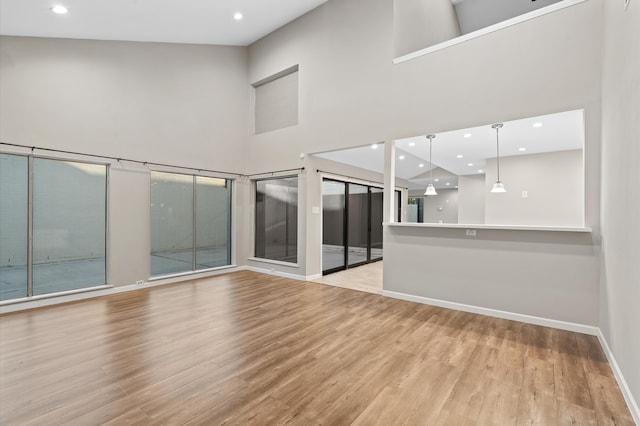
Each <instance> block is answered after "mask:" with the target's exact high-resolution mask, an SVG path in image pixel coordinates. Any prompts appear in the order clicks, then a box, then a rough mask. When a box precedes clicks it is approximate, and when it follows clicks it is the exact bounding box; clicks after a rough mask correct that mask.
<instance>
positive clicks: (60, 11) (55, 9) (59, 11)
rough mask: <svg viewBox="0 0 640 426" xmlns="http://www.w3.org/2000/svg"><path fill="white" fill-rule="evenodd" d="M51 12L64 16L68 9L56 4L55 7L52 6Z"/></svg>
mask: <svg viewBox="0 0 640 426" xmlns="http://www.w3.org/2000/svg"><path fill="white" fill-rule="evenodd" d="M51 11H52V12H53V13H56V14H58V15H64V14H65V13H67V12H68V11H69V9H67V8H66V7H64V6H62V5H61V4H57V5H55V6H53V7H52V8H51Z"/></svg>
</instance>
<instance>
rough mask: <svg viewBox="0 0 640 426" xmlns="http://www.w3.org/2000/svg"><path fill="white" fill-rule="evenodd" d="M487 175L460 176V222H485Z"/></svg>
mask: <svg viewBox="0 0 640 426" xmlns="http://www.w3.org/2000/svg"><path fill="white" fill-rule="evenodd" d="M485 197H486V188H485V175H484V174H482V175H469V176H459V177H458V223H484V203H485Z"/></svg>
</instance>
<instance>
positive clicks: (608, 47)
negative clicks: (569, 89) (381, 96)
mask: <svg viewBox="0 0 640 426" xmlns="http://www.w3.org/2000/svg"><path fill="white" fill-rule="evenodd" d="M622 4H623V2H622V1H620V2H617V1H615V2H605V8H604V50H603V84H602V170H603V173H602V257H601V261H602V269H601V280H600V295H601V296H600V328H601V329H602V332H603V334H604V336H605V338H606V340H607V342H608V344H609V346H610V347H611V350H612V352H613V354H614V356H615V358H616V360H617V363H618V365H619V367H620V370H621V371H622V373H623V375H624V377H625V379H626V381H627V383H628V386H629V389H630V391H631V392H632V393H633V396H634V397H635V404H636V422H640V411H638V403H640V262H639V261H638V260H639V256H640V219H639V218H640V190H638V186H639V184H640V139H639V138H640V136H639V135H640V120H639V119H638V118H639V117H640V3H639V2H638V1H635V0H632V1H631V3H630V4H629V8H628V10H627V12H624V11H623V6H622Z"/></svg>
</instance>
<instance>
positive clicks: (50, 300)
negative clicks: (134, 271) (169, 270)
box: [0, 267, 241, 314]
mask: <svg viewBox="0 0 640 426" xmlns="http://www.w3.org/2000/svg"><path fill="white" fill-rule="evenodd" d="M240 269H241V268H238V267H224V268H221V269H218V270H215V271H207V272H206V273H197V272H195V273H193V274H188V275H180V276H175V277H171V278H166V279H160V280H153V281H145V282H144V284H129V285H123V286H117V287H114V286H111V287H107V288H103V289H99V290H91V289H88V290H87V291H80V292H77V293H73V294H63V295H55V294H54V295H52V296H51V297H38V298H37V299H33V300H20V301H17V302H16V303H10V304H6V305H1V306H0V314H8V313H11V312H19V311H24V310H27V309H35V308H41V307H44V306H52V305H59V304H62V303H68V302H76V301H79V300H85V299H92V298H94V297H100V296H108V295H111V294H118V293H124V292H127V291H135V290H140V289H143V288H150V287H158V286H162V285H167V284H174V283H177V282H180V281H187V280H193V279H200V278H208V277H213V276H216V275H221V274H226V273H229V272H234V271H238V270H240Z"/></svg>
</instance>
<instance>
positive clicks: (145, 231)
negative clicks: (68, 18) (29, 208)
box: [0, 36, 250, 285]
mask: <svg viewBox="0 0 640 426" xmlns="http://www.w3.org/2000/svg"><path fill="white" fill-rule="evenodd" d="M0 110H1V111H2V113H1V114H0V139H1V140H2V142H8V143H15V144H24V145H29V146H32V145H34V146H38V147H45V148H54V149H62V150H72V151H78V152H82V153H89V154H98V155H108V156H114V157H123V158H133V159H139V160H142V161H149V162H158V163H168V164H176V165H183V166H187V167H195V168H203V169H213V170H222V171H230V172H237V173H241V172H242V171H243V168H244V164H245V161H246V158H245V155H246V149H245V144H246V138H247V135H248V133H249V121H250V120H249V85H248V80H247V49H246V48H242V47H222V46H204V45H182V44H164V43H135V42H116V41H89V40H70V39H46V38H29V37H8V36H2V37H0ZM2 149H3V150H9V151H11V149H10V148H6V147H5V146H2ZM18 151H19V150H18ZM36 153H37V154H38V153H39V154H43V153H44V152H38V151H36ZM47 154H49V153H47ZM50 155H51V154H50ZM55 155H59V154H55ZM67 157H69V156H67ZM113 163H114V164H113V168H112V172H113V173H112V174H113V176H111V185H110V188H109V201H110V206H109V211H110V215H109V259H110V260H109V274H108V280H109V283H110V284H114V285H128V284H134V283H135V282H136V281H138V280H147V279H148V278H149V249H150V247H149V237H150V234H149V227H150V222H149V220H150V219H149V191H150V188H149V169H148V168H146V167H141V166H134V165H133V164H131V163H127V162H123V165H124V169H125V171H122V170H121V169H122V167H123V166H122V165H119V164H117V163H116V162H113ZM130 170H133V171H131V172H129V171H130ZM165 171H168V170H167V169H165ZM171 171H177V172H180V171H183V172H186V173H190V172H189V171H186V170H181V169H177V170H173V169H172V170H171ZM240 187H241V185H240ZM243 214H244V212H242V210H241V209H235V211H234V215H235V217H234V221H233V223H234V226H236V225H235V223H236V220H237V218H238V217H242V215H243ZM241 232H243V231H242V230H240V231H239V234H240V235H242V234H241ZM235 243H236V244H235V245H234V250H236V252H234V254H233V258H234V259H235V260H236V261H238V259H239V258H240V257H239V256H238V255H237V253H238V252H239V250H242V249H243V246H244V242H243V241H237V240H236V241H235ZM236 245H237V247H236Z"/></svg>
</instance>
